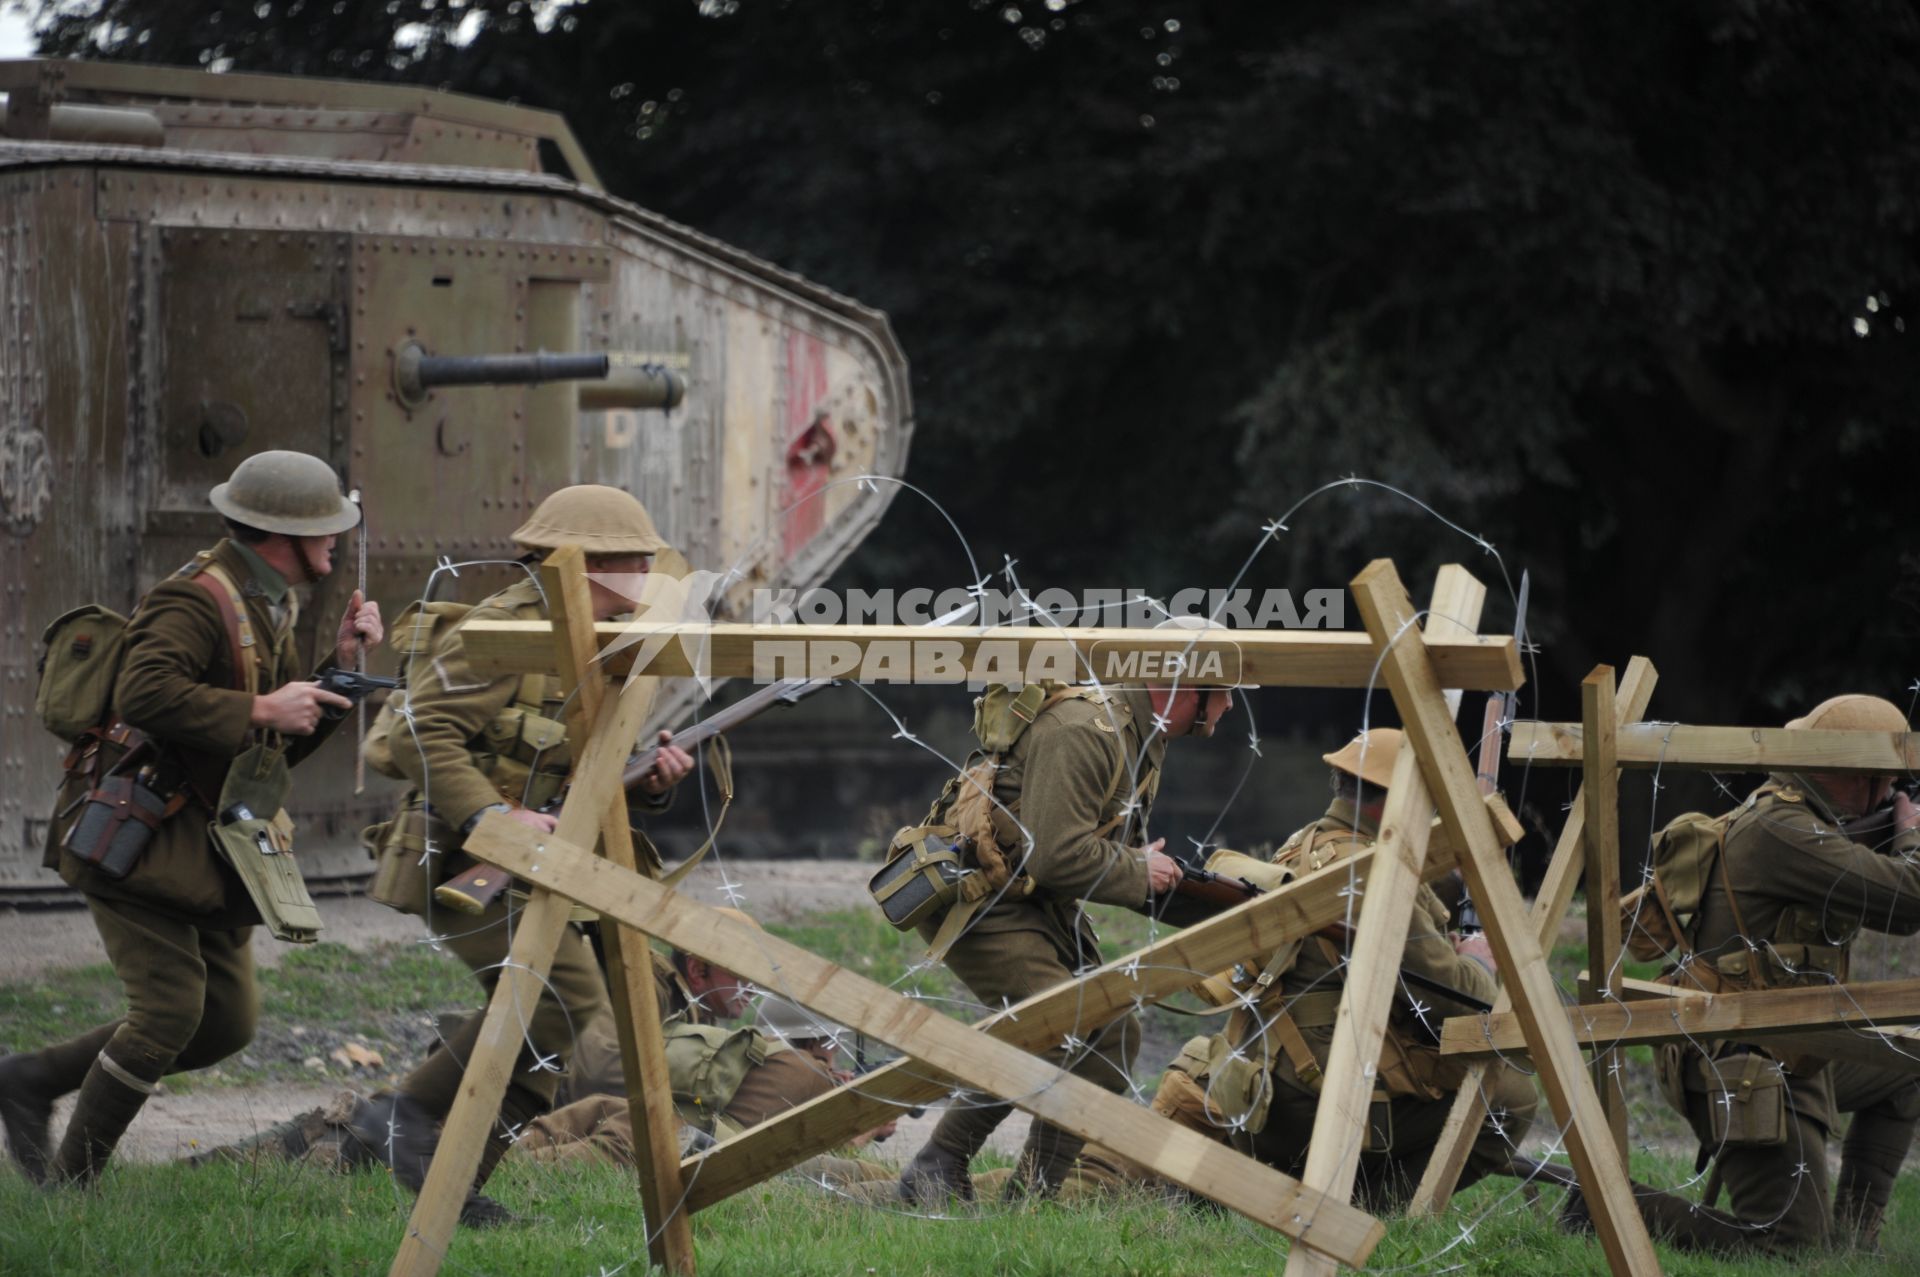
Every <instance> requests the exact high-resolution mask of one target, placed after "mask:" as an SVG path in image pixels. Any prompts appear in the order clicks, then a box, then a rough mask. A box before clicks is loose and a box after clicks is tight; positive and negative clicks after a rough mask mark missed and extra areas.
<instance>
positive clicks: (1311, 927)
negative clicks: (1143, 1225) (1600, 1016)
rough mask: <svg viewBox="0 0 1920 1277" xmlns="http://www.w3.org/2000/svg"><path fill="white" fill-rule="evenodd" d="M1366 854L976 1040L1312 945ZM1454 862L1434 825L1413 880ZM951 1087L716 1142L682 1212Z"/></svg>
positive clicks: (1070, 1025)
mask: <svg viewBox="0 0 1920 1277" xmlns="http://www.w3.org/2000/svg"><path fill="white" fill-rule="evenodd" d="M1487 803H1488V806H1489V808H1490V809H1491V810H1492V811H1493V815H1494V823H1495V826H1496V827H1497V828H1498V829H1499V830H1500V836H1501V838H1502V839H1504V840H1505V841H1506V842H1507V843H1508V844H1512V843H1515V842H1518V841H1519V840H1520V838H1521V836H1522V834H1523V832H1524V831H1523V830H1522V828H1521V826H1520V823H1519V821H1517V820H1516V819H1514V815H1513V813H1512V812H1511V811H1509V810H1508V809H1507V806H1506V803H1505V802H1503V801H1502V800H1501V799H1500V798H1498V797H1497V796H1495V797H1490V798H1488V800H1487ZM1374 855H1375V850H1374V849H1373V848H1368V849H1367V850H1365V851H1363V852H1361V853H1360V854H1359V855H1357V856H1354V857H1353V858H1352V859H1351V860H1349V861H1343V862H1341V863H1339V864H1336V865H1329V866H1327V867H1326V868H1324V869H1321V870H1319V871H1317V872H1315V873H1310V874H1308V875H1306V876H1305V877H1303V878H1298V879H1295V880H1294V881H1293V882H1290V883H1288V884H1287V885H1285V886H1284V887H1279V888H1276V889H1275V890H1273V891H1270V892H1268V893H1267V894H1265V895H1263V896H1259V897H1256V898H1255V899H1253V900H1251V901H1249V902H1248V903H1246V904H1244V905H1240V906H1238V907H1237V908H1234V909H1231V910H1229V911H1227V912H1225V913H1222V914H1220V915H1219V916H1217V917H1213V918H1209V919H1207V920H1206V921H1204V922H1200V923H1196V924H1195V925H1193V926H1191V927H1188V928H1186V929H1184V930H1181V931H1176V932H1173V933H1172V934H1170V935H1168V936H1166V937H1165V938H1163V939H1161V940H1158V941H1156V942H1155V943H1153V944H1150V945H1148V946H1147V947H1146V948H1144V949H1139V950H1136V951H1135V952H1133V953H1130V954H1127V955H1126V956H1124V957H1121V958H1117V959H1115V960H1114V961H1112V962H1109V963H1107V964H1106V965H1105V966H1103V967H1101V968H1099V969H1098V970H1097V971H1094V972H1092V973H1090V974H1089V975H1087V976H1085V977H1084V978H1081V979H1075V980H1070V981H1067V982H1065V983H1063V984H1060V985H1057V986H1055V987H1054V988H1051V989H1048V990H1046V991H1045V992H1042V993H1037V994H1035V995H1034V996H1032V997H1030V998H1028V999H1026V1000H1025V1001H1023V1002H1020V1003H1017V1004H1015V1005H1014V1006H1012V1007H1009V1008H1007V1009H1006V1010H1004V1011H1001V1012H998V1013H996V1014H995V1015H992V1016H990V1017H988V1018H987V1019H985V1020H983V1021H981V1022H980V1023H979V1024H977V1025H975V1026H974V1028H975V1030H976V1031H977V1032H979V1033H983V1034H986V1035H988V1036H990V1037H993V1038H996V1039H998V1040H999V1041H1002V1042H1005V1043H1007V1044H1009V1045H1011V1046H1016V1047H1019V1048H1020V1049H1022V1050H1025V1051H1033V1052H1036V1053H1037V1052H1040V1051H1044V1050H1046V1049H1047V1048H1048V1047H1050V1046H1052V1045H1053V1044H1054V1043H1056V1042H1058V1041H1059V1040H1060V1038H1061V1035H1063V1034H1065V1033H1068V1032H1073V1033H1077V1034H1078V1035H1079V1036H1081V1037H1083V1038H1085V1037H1091V1036H1092V1035H1093V1034H1094V1033H1097V1032H1099V1030H1101V1029H1102V1028H1104V1027H1106V1025H1107V1024H1109V1023H1111V1022H1112V1021H1113V1020H1115V1019H1117V1018H1118V1017H1120V1016H1121V1015H1123V1014H1125V1013H1126V1012H1128V1011H1130V1010H1132V1009H1133V1008H1134V1006H1135V1005H1136V1004H1145V1003H1151V1002H1157V1001H1159V1000H1161V999H1162V998H1166V997H1170V996H1172V995H1173V994H1175V993H1179V992H1181V991H1182V990H1184V989H1188V988H1191V987H1193V986H1194V985H1196V984H1198V983H1199V982H1200V980H1201V979H1202V978H1203V975H1204V973H1206V972H1211V971H1222V970H1226V969H1227V968H1228V967H1230V966H1231V965H1232V964H1233V963H1234V962H1236V961H1238V960H1240V959H1242V958H1244V957H1245V956H1246V955H1247V954H1249V953H1268V952H1271V951H1273V950H1274V949H1277V948H1279V947H1280V946H1281V945H1282V944H1284V943H1286V942H1287V941H1289V940H1292V939H1296V938H1298V937H1300V936H1305V935H1311V934H1312V933H1313V932H1315V931H1318V930H1320V929H1321V928H1322V927H1325V926H1326V925H1328V924H1329V923H1332V922H1337V921H1339V920H1341V919H1343V918H1345V916H1346V912H1347V900H1348V896H1349V893H1350V891H1351V890H1352V888H1353V887H1354V886H1355V885H1358V886H1359V887H1361V888H1362V889H1364V888H1365V887H1366V885H1367V880H1368V879H1369V878H1370V877H1371V875H1372V873H1373V863H1374ZM1454 864H1455V853H1454V850H1453V847H1452V846H1451V845H1450V843H1449V841H1448V839H1447V838H1446V836H1445V831H1444V830H1442V829H1441V828H1440V827H1439V825H1438V823H1437V822H1436V823H1435V824H1434V825H1433V827H1432V833H1431V835H1430V842H1429V844H1428V847H1427V863H1426V866H1425V868H1424V870H1423V876H1424V877H1425V878H1427V879H1428V880H1431V879H1434V878H1438V877H1440V876H1441V875H1443V874H1446V873H1448V872H1450V871H1451V870H1452V869H1453V867H1454ZM954 1085H955V1083H954V1080H953V1079H952V1078H951V1077H948V1076H947V1075H945V1074H942V1073H939V1072H937V1071H935V1070H932V1069H929V1068H928V1067H927V1066H926V1064H925V1063H923V1062H921V1061H919V1060H914V1059H911V1058H906V1059H900V1060H895V1061H893V1062H892V1063H890V1064H886V1065H883V1066H881V1067H880V1068H877V1069H875V1070H873V1071H872V1072H871V1073H867V1074H864V1075H863V1076H861V1078H860V1079H859V1081H858V1082H856V1083H855V1084H853V1085H851V1086H845V1087H841V1088H838V1089H836V1090H834V1091H831V1092H829V1093H827V1094H826V1095H823V1096H821V1097H819V1098H818V1099H815V1100H813V1101H812V1102H810V1103H808V1104H804V1105H801V1106H800V1107H798V1108H795V1109H790V1110H788V1111H787V1112H786V1113H783V1114H781V1115H780V1116H778V1117H775V1118H770V1119H768V1120H767V1121H765V1122H763V1123H761V1124H760V1125H758V1126H755V1127H753V1128H752V1129H750V1130H748V1131H745V1132H742V1133H741V1134H739V1135H736V1136H734V1137H733V1138H732V1139H729V1140H725V1141H723V1142H722V1143H720V1144H718V1145H716V1146H714V1147H713V1148H712V1149H710V1150H708V1151H707V1152H705V1153H703V1154H700V1155H698V1156H694V1157H689V1158H688V1159H687V1160H686V1162H685V1163H684V1164H683V1165H682V1168H681V1169H682V1172H683V1174H684V1177H685V1179H686V1182H687V1208H688V1209H689V1210H703V1209H705V1208H706V1207H708V1206H712V1205H715V1204H716V1203H718V1202H721V1201H724V1200H726V1199H727V1198H729V1197H731V1196H733V1195H734V1194H735V1193H738V1192H740V1191H742V1190H743V1189H747V1188H751V1187H752V1186H753V1185H755V1184H758V1183H760V1182H762V1181H763V1180H767V1179H771V1178H772V1177H773V1176H775V1175H778V1174H780V1173H781V1172H782V1171H785V1170H788V1169H790V1168H791V1167H794V1166H797V1165H799V1164H800V1163H801V1162H803V1161H805V1160H806V1159H807V1158H809V1157H813V1156H815V1155H816V1154H819V1153H826V1152H830V1151H831V1150H833V1149H836V1148H839V1147H841V1146H843V1145H844V1144H846V1143H847V1141H848V1140H850V1139H852V1138H853V1137H854V1136H855V1135H858V1134H859V1133H860V1132H862V1131H867V1130H871V1129H872V1128H874V1127H875V1126H878V1125H880V1124H881V1123H883V1122H885V1121H887V1120H888V1119H890V1118H895V1117H898V1116H899V1115H900V1110H902V1109H904V1108H911V1107H913V1106H914V1105H917V1104H924V1103H926V1102H927V1101H929V1100H935V1099H939V1098H940V1097H941V1096H943V1095H946V1094H947V1093H948V1092H949V1091H951V1090H952V1089H953V1087H954Z"/></svg>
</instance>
